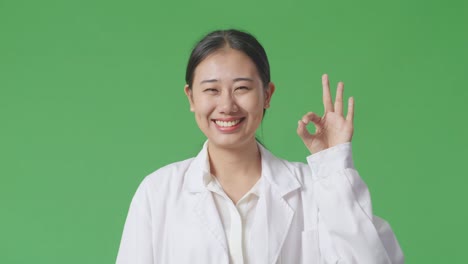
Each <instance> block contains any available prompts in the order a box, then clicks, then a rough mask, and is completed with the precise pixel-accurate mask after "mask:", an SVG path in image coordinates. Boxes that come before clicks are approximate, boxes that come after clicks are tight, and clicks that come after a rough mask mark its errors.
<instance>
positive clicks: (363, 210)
mask: <svg viewBox="0 0 468 264" xmlns="http://www.w3.org/2000/svg"><path fill="white" fill-rule="evenodd" d="M186 83H187V84H186V86H185V94H186V95H187V98H188V101H189V104H190V110H191V111H192V112H193V113H194V115H195V119H196V121H197V124H198V126H199V127H200V129H201V130H202V131H203V133H204V134H205V135H206V137H207V138H208V140H207V141H206V142H205V144H204V147H203V149H202V150H201V151H200V153H199V154H198V155H197V156H196V157H195V158H191V159H188V160H184V161H181V162H177V163H173V164H170V165H168V166H165V167H163V168H161V169H159V170H157V171H156V172H154V173H152V174H151V175H149V176H148V177H146V178H145V179H144V181H143V182H142V183H141V185H140V186H139V188H138V190H137V192H136V194H135V196H134V198H133V200H132V203H131V206H130V210H129V214H128V217H127V221H126V224H125V228H124V232H123V236H122V241H121V245H120V249H119V254H118V257H117V263H132V264H139V263H142V264H143V263H145V264H146V263H148V264H149V263H165V264H166V263H176V264H182V263H204V264H207V263H216V264H219V263H226V264H227V263H235V264H237V263H359V264H365V263H369V264H378V263H403V255H402V252H401V249H400V247H399V245H398V242H397V240H396V238H395V236H394V234H393V232H392V230H391V229H390V227H389V225H388V224H387V223H386V222H385V221H384V220H382V219H380V218H378V217H376V216H373V215H372V208H371V202H370V197H369V192H368V190H367V187H366V185H365V184H364V183H363V182H362V180H361V178H360V177H359V175H358V173H357V172H356V170H355V169H354V167H353V162H352V158H351V138H352V135H353V109H354V108H353V107H354V101H353V98H350V99H349V100H348V111H347V115H346V117H345V116H344V115H343V83H341V82H340V83H339V84H338V88H337V95H336V98H335V103H334V104H333V102H332V99H331V96H330V89H329V83H328V76H327V75H323V77H322V85H323V103H324V106H325V114H324V116H322V117H320V116H318V115H317V114H315V113H308V114H306V115H304V116H303V117H302V119H301V120H299V122H298V127H297V133H298V135H299V136H300V137H301V138H302V140H303V141H304V144H305V145H306V147H307V148H308V149H309V150H310V152H311V153H312V155H311V156H309V157H308V158H307V161H308V164H302V163H297V162H295V163H293V162H288V161H285V160H282V159H279V158H276V157H275V156H273V155H272V154H271V153H270V152H268V150H266V149H265V148H264V147H262V145H260V144H259V143H258V142H257V141H256V139H255V131H256V129H257V128H258V127H259V125H260V123H261V121H262V118H263V116H264V114H265V110H266V109H267V108H269V106H270V101H271V98H272V96H273V94H274V91H275V86H274V84H273V83H272V82H271V81H270V69H269V64H268V59H267V56H266V54H265V51H264V49H263V47H262V46H261V45H260V43H258V41H257V40H256V39H255V38H254V37H253V36H251V35H250V34H248V33H245V32H240V31H237V30H225V31H214V32H212V33H210V34H208V35H207V36H205V37H204V38H203V39H202V40H201V41H200V42H199V43H198V44H197V45H196V47H195V48H194V49H193V51H192V54H191V56H190V59H189V62H188V66H187V73H186ZM310 122H312V123H313V124H314V125H315V127H316V132H315V133H314V134H310V133H309V132H308V130H307V129H306V125H307V124H308V123H310Z"/></svg>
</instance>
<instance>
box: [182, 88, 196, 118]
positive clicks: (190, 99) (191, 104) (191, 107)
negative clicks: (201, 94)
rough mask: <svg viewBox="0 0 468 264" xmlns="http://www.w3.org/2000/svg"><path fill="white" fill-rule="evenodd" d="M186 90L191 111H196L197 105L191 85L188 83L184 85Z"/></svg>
mask: <svg viewBox="0 0 468 264" xmlns="http://www.w3.org/2000/svg"><path fill="white" fill-rule="evenodd" d="M184 92H185V95H186V96H187V99H188V100H189V104H190V111H191V112H194V111H195V107H194V103H193V97H192V89H190V87H189V85H188V84H186V85H185V87H184Z"/></svg>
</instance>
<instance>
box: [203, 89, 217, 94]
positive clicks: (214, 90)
mask: <svg viewBox="0 0 468 264" xmlns="http://www.w3.org/2000/svg"><path fill="white" fill-rule="evenodd" d="M203 92H206V93H216V92H218V89H216V88H206V89H205V90H203Z"/></svg>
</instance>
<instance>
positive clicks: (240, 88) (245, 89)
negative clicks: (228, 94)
mask: <svg viewBox="0 0 468 264" xmlns="http://www.w3.org/2000/svg"><path fill="white" fill-rule="evenodd" d="M236 90H241V91H248V90H250V88H249V87H247V86H239V87H237V88H236Z"/></svg>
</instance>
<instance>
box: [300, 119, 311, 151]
mask: <svg viewBox="0 0 468 264" xmlns="http://www.w3.org/2000/svg"><path fill="white" fill-rule="evenodd" d="M297 134H298V135H299V137H301V139H302V141H304V144H306V145H308V144H309V143H310V142H311V141H312V140H313V139H314V135H312V134H310V132H309V131H308V130H307V124H306V123H304V121H302V120H299V121H298V122H297Z"/></svg>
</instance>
